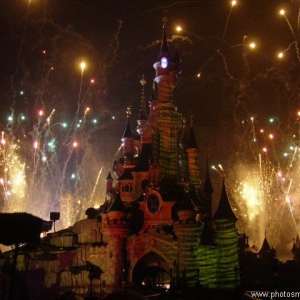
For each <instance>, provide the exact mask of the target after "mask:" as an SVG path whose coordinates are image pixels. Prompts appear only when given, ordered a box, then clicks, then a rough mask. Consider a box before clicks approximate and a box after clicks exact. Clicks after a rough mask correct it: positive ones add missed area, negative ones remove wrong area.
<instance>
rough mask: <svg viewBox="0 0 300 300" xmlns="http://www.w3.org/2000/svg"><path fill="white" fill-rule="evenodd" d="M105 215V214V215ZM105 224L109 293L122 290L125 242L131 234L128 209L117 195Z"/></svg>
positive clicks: (109, 209) (124, 268)
mask: <svg viewBox="0 0 300 300" xmlns="http://www.w3.org/2000/svg"><path fill="white" fill-rule="evenodd" d="M103 215H104V214H103ZM103 215H102V219H103V220H104V224H103V233H104V234H105V235H106V237H107V240H108V245H107V247H108V249H107V252H108V259H109V263H110V265H111V267H110V269H111V270H113V272H110V274H109V275H110V278H109V279H108V280H107V281H108V283H109V286H107V290H108V291H117V290H121V289H122V285H121V282H122V278H123V276H124V270H126V254H125V253H126V247H125V241H126V238H127V236H128V235H129V233H130V229H129V224H128V223H127V222H126V221H125V216H126V208H125V206H124V204H123V201H122V199H121V197H120V194H117V196H116V198H115V200H114V202H113V203H112V204H111V206H110V207H109V208H108V210H107V212H106V217H105V218H103Z"/></svg>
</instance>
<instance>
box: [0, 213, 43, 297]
mask: <svg viewBox="0 0 300 300" xmlns="http://www.w3.org/2000/svg"><path fill="white" fill-rule="evenodd" d="M0 226H1V231H0V244H3V245H6V246H13V247H14V257H13V265H12V271H11V274H10V287H9V294H8V299H9V300H12V299H13V289H14V277H15V272H16V265H17V257H18V249H19V246H20V245H21V244H25V243H30V244H38V243H39V241H40V234H41V232H42V231H43V220H42V219H40V218H38V217H35V216H33V215H31V214H28V213H0Z"/></svg>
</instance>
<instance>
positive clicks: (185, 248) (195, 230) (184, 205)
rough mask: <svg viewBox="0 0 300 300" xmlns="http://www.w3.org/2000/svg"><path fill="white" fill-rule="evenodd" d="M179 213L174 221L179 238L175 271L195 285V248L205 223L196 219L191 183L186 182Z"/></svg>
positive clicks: (186, 282) (196, 273) (181, 277)
mask: <svg viewBox="0 0 300 300" xmlns="http://www.w3.org/2000/svg"><path fill="white" fill-rule="evenodd" d="M177 214H178V218H179V220H178V221H177V222H175V223H174V232H175V234H176V236H177V238H178V258H177V261H176V268H177V270H175V272H176V275H177V278H178V279H180V281H181V282H182V284H184V285H185V286H189V287H193V286H195V284H196V283H198V280H199V270H198V268H197V264H196V263H195V262H196V252H195V250H196V248H197V246H198V241H197V239H198V237H199V235H200V234H201V232H202V229H203V223H201V222H198V221H197V220H196V214H197V212H196V208H195V206H194V204H193V202H192V200H191V197H190V190H189V183H186V188H185V195H184V197H183V200H182V201H181V203H180V205H179V207H178V213H177Z"/></svg>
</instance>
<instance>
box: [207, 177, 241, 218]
mask: <svg viewBox="0 0 300 300" xmlns="http://www.w3.org/2000/svg"><path fill="white" fill-rule="evenodd" d="M213 219H214V220H217V219H226V220H229V221H234V222H236V220H237V217H236V215H235V214H234V212H233V211H232V208H231V206H230V203H229V199H228V196H227V192H226V188H225V180H223V185H222V193H221V198H220V202H219V206H218V208H217V211H216V213H215V215H214V217H213Z"/></svg>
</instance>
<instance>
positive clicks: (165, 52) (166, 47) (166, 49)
mask: <svg viewBox="0 0 300 300" xmlns="http://www.w3.org/2000/svg"><path fill="white" fill-rule="evenodd" d="M162 21H163V36H162V42H161V48H160V53H159V59H161V58H162V57H163V56H167V57H168V58H170V56H171V55H170V50H169V45H168V40H167V33H166V24H167V22H168V19H167V17H163V19H162Z"/></svg>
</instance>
